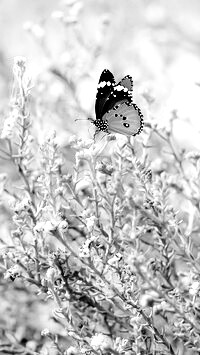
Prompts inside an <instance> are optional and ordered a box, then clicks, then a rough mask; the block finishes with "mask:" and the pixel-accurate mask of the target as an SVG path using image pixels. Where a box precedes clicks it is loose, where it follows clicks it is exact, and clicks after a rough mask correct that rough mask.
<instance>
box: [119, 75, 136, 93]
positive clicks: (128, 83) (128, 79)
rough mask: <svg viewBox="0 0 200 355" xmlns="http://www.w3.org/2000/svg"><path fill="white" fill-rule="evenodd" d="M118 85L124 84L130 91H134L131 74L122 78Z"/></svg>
mask: <svg viewBox="0 0 200 355" xmlns="http://www.w3.org/2000/svg"><path fill="white" fill-rule="evenodd" d="M118 85H122V86H124V87H125V88H127V89H128V90H129V91H132V90H133V79H132V77H131V76H130V75H126V76H125V77H124V78H123V79H122V80H120V82H119V83H118Z"/></svg>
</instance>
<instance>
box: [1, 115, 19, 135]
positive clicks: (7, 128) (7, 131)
mask: <svg viewBox="0 0 200 355" xmlns="http://www.w3.org/2000/svg"><path fill="white" fill-rule="evenodd" d="M18 117H19V111H18V109H17V108H14V109H13V110H12V112H11V113H10V115H9V116H8V117H7V118H6V119H5V121H4V125H3V129H2V132H1V138H2V139H6V138H7V139H11V138H12V136H13V133H14V128H15V124H16V122H17V119H18Z"/></svg>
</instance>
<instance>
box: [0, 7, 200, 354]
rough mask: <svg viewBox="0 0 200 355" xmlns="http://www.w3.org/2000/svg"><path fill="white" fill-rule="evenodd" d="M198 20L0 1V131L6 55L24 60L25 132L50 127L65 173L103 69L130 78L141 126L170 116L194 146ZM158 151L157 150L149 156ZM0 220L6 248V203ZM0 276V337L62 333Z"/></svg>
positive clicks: (8, 80)
mask: <svg viewBox="0 0 200 355" xmlns="http://www.w3.org/2000/svg"><path fill="white" fill-rule="evenodd" d="M199 24H200V1H199V0H190V1H187V0H181V1H173V0H167V1H165V0H125V1H121V0H110V1H108V0H95V1H94V0H65V1H53V0H48V1H46V0H20V1H18V0H1V1H0V33H1V36H0V131H1V129H2V128H3V124H4V121H5V119H6V117H7V116H8V113H9V110H10V104H11V101H10V97H11V93H12V87H13V62H14V57H16V56H23V57H26V58H27V71H28V74H29V76H30V78H31V80H32V86H33V88H32V91H31V100H30V114H31V119H32V122H33V128H32V129H33V135H34V137H35V139H36V140H37V141H38V143H39V144H41V143H43V140H44V137H46V135H47V133H48V132H50V131H52V130H56V132H57V137H58V140H59V143H60V144H61V145H62V147H63V150H64V151H66V162H67V163H68V166H69V168H72V162H73V161H74V152H73V151H71V150H68V149H67V147H68V144H69V139H70V137H71V136H72V135H78V136H79V137H82V138H93V133H94V127H92V126H91V125H90V123H89V122H88V121H87V118H88V117H93V118H94V105H95V97H96V89H97V84H98V80H99V76H100V74H101V72H102V70H103V69H105V68H108V69H109V70H111V71H112V72H113V73H114V75H115V77H116V80H118V79H119V80H120V79H121V78H122V77H123V76H124V75H127V74H129V75H131V76H132V77H133V81H134V89H133V98H134V102H135V103H136V104H137V105H138V106H139V107H140V109H141V110H142V112H143V114H144V120H145V123H146V124H147V123H148V122H150V123H157V124H158V126H159V127H161V128H162V127H168V125H169V121H170V118H171V117H172V116H173V115H176V116H177V117H178V118H179V120H176V122H175V123H174V136H175V138H176V144H177V145H179V146H180V147H181V148H185V149H186V150H190V149H194V150H199V149H200V25H199ZM77 119H79V121H76V120H77ZM144 136H145V133H144V134H143V133H142V134H141V135H140V136H139V137H138V138H137V139H139V140H141V141H142V140H143V139H144ZM154 143H155V142H154ZM0 145H4V142H2V140H1V141H0ZM161 149H162V145H161V144H160V145H159V144H157V156H158V157H160V154H161ZM168 159H169V157H168ZM67 163H66V164H67ZM0 172H5V173H7V174H8V176H9V178H10V179H12V180H14V181H15V180H17V179H19V176H18V177H16V175H17V174H16V169H15V167H14V166H13V164H10V163H9V162H8V161H5V160H0ZM177 203H179V201H178V202H177ZM0 224H1V227H0V231H1V238H2V239H3V240H4V241H5V239H6V240H7V243H8V244H9V243H11V244H12V242H11V239H10V230H11V229H12V215H11V213H10V212H9V209H7V206H6V204H4V205H3V204H2V205H1V209H0ZM2 245H3V243H2V244H1V247H2ZM3 247H4V246H3ZM3 247H2V249H3ZM1 276H2V279H1V280H3V281H1V282H2V283H0V290H1V299H0V303H1V316H0V338H1V334H2V333H1V331H2V329H3V331H4V329H14V331H15V336H16V337H17V338H18V339H20V341H21V343H22V344H23V341H24V343H26V342H27V339H33V338H34V337H36V338H37V336H38V339H40V332H41V330H42V329H43V328H45V327H48V328H49V329H50V330H52V331H55V332H57V333H59V334H60V335H61V336H62V329H63V328H62V327H60V326H59V325H58V324H57V323H56V322H53V321H52V318H53V315H52V309H53V307H54V306H53V305H52V304H48V305H46V303H45V302H43V299H42V296H41V299H40V297H38V296H36V295H34V292H32V291H31V289H28V288H27V289H26V290H25V289H24V288H20V287H19V286H17V287H15V286H13V284H12V283H11V282H7V281H5V280H4V275H3V271H2V270H1ZM34 315H35V317H34ZM50 315H51V321H50V320H49V319H50ZM33 334H34V337H33ZM35 334H36V335H37V336H36V335H35ZM64 336H65V335H63V337H64ZM36 338H34V339H36ZM29 341H30V342H31V340H29ZM34 341H35V342H36V343H37V339H36V340H34ZM30 348H32V349H35V348H36V346H35V345H34V344H30ZM49 354H50V353H49ZM52 354H54V352H53V350H52Z"/></svg>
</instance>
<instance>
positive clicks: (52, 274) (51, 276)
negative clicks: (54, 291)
mask: <svg viewBox="0 0 200 355" xmlns="http://www.w3.org/2000/svg"><path fill="white" fill-rule="evenodd" d="M59 274H60V272H59V270H58V269H55V268H54V267H49V268H48V270H47V272H46V280H47V281H48V282H50V283H52V284H53V283H54V281H55V280H56V279H57V277H58V275H59Z"/></svg>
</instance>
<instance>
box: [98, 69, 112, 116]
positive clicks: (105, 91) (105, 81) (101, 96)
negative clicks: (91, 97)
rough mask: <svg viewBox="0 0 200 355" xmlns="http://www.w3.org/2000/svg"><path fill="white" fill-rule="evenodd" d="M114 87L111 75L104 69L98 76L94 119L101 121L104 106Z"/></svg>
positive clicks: (104, 110)
mask: <svg viewBox="0 0 200 355" xmlns="http://www.w3.org/2000/svg"><path fill="white" fill-rule="evenodd" d="M114 85H115V79H114V76H113V74H112V73H111V72H110V71H109V70H108V69H105V70H104V71H103V72H102V73H101V76H100V79H99V84H98V86H97V95H96V103H95V113H96V119H101V118H102V116H103V115H104V113H106V108H105V104H106V102H107V101H108V98H109V96H110V94H111V92H112V91H113V87H114Z"/></svg>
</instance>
